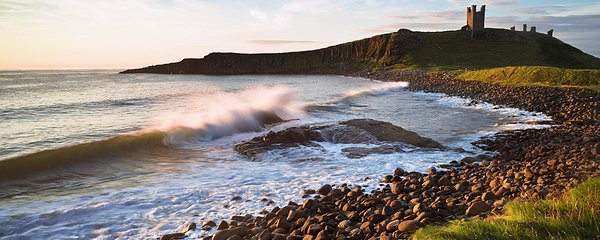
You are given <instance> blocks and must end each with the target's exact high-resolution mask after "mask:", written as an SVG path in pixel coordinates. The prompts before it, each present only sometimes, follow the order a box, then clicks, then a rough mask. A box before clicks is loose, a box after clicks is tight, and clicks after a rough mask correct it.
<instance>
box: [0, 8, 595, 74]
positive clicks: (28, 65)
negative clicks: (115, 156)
mask: <svg viewBox="0 0 600 240" xmlns="http://www.w3.org/2000/svg"><path fill="white" fill-rule="evenodd" d="M471 4H479V5H481V4H486V5H487V7H486V8H487V9H486V27H493V28H510V27H511V26H517V29H521V28H522V27H521V26H522V24H523V23H527V24H528V25H529V26H536V27H537V29H538V32H546V31H548V30H549V29H554V36H555V37H557V38H559V39H561V40H563V41H565V42H567V43H569V44H572V45H574V46H575V47H577V48H580V49H581V50H583V51H585V52H587V53H590V54H592V55H595V56H600V41H598V39H600V1H598V0H580V1H571V0H569V1H564V0H560V1H557V0H545V1H542V0H528V1H524V0H487V1H485V0H471V1H463V0H411V1H409V0H393V1H392V0H363V1H358V0H261V1H258V0H256V1H249V0H0V69H126V68H137V67H143V66H147V65H154V64H160V63H167V62H177V61H180V60H181V59H183V58H191V57H195V58H199V57H203V56H204V55H206V54H208V53H211V52H244V53H264V52H286V51H300V50H310V49H316V48H322V47H326V46H331V45H336V44H340V43H344V42H349V41H353V40H358V39H362V38H367V37H371V36H373V35H377V34H382V33H387V32H393V31H397V30H398V29H401V28H408V29H411V30H415V31H444V30H456V29H460V27H462V26H463V25H465V24H466V18H465V12H466V6H470V5H471Z"/></svg>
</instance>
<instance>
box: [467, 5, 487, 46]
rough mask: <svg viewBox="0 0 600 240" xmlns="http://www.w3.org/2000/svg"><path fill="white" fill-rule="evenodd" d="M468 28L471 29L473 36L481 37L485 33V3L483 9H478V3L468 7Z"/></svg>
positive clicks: (475, 37) (474, 37)
mask: <svg viewBox="0 0 600 240" xmlns="http://www.w3.org/2000/svg"><path fill="white" fill-rule="evenodd" d="M467 28H468V29H470V30H471V37H472V38H473V39H479V38H481V37H483V35H484V29H485V5H483V6H481V11H479V12H478V11H477V5H472V6H470V7H467Z"/></svg>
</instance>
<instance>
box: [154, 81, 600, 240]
mask: <svg viewBox="0 0 600 240" xmlns="http://www.w3.org/2000/svg"><path fill="white" fill-rule="evenodd" d="M356 76H362V77H366V78H370V79H377V80H382V81H408V82H410V85H409V87H408V88H409V89H410V90H413V91H426V92H439V93H445V94H448V95H451V96H460V97H468V98H471V99H473V100H474V101H485V102H489V103H492V104H496V105H504V106H509V107H514V108H521V109H526V110H528V111H534V112H543V113H545V114H547V115H549V116H551V117H552V118H553V124H555V125H556V126H555V127H552V128H549V129H528V130H519V131H507V132H501V133H498V134H496V136H495V137H494V138H493V139H483V140H480V141H478V142H477V144H479V145H481V146H482V148H484V149H485V150H490V151H495V152H496V153H497V155H495V156H493V157H491V156H485V155H484V156H478V157H475V158H472V157H470V158H465V159H463V160H462V161H460V162H451V163H449V164H446V165H441V166H439V167H438V168H437V169H436V168H431V169H429V170H428V171H427V173H418V172H406V171H404V170H402V169H396V170H395V171H394V172H393V173H390V175H389V176H385V177H384V178H383V179H382V188H380V189H376V190H373V191H371V192H365V191H364V190H363V189H362V188H361V187H359V186H354V187H352V186H347V185H341V186H332V185H325V186H323V187H321V188H320V189H318V190H316V191H315V190H307V191H306V192H305V194H306V195H307V196H308V195H309V196H310V197H308V198H306V200H305V201H304V202H303V203H293V202H290V203H289V204H288V205H286V206H284V207H281V208H280V207H274V208H273V209H271V211H268V212H267V211H263V212H261V213H259V214H257V215H256V216H252V215H246V216H233V217H232V218H231V221H223V222H221V223H220V224H218V226H217V224H216V223H214V222H206V223H203V225H202V229H204V230H210V229H212V228H214V227H216V228H217V229H218V230H217V232H216V233H215V234H214V235H213V236H208V237H206V238H204V239H213V240H225V239H230V240H233V239H298V240H300V239H305V240H310V239H406V238H409V237H410V236H411V234H412V232H413V231H414V230H416V229H418V228H420V227H422V226H424V225H427V224H435V223H443V222H446V221H448V220H452V219H460V218H465V217H485V216H488V215H490V214H498V213H501V212H502V211H503V205H504V204H505V203H506V202H507V201H509V200H517V201H518V200H520V199H535V198H552V197H556V196H559V195H560V194H561V193H562V192H563V191H564V190H565V189H566V188H569V187H571V186H573V185H575V184H577V183H579V182H580V181H582V180H585V179H587V178H589V177H592V176H597V175H598V169H599V167H598V165H599V163H600V92H598V91H594V90H589V89H580V88H552V87H514V86H504V85H498V84H488V83H481V82H472V81H461V80H455V79H454V75H453V74H451V73H443V72H440V73H423V72H417V71H387V72H377V73H361V74H356ZM195 225H196V224H193V227H192V226H191V225H190V226H186V228H185V229H186V231H191V230H193V229H195V228H196V226H195ZM186 231H184V232H181V233H175V234H169V235H165V236H162V237H161V239H179V238H183V237H185V232H186Z"/></svg>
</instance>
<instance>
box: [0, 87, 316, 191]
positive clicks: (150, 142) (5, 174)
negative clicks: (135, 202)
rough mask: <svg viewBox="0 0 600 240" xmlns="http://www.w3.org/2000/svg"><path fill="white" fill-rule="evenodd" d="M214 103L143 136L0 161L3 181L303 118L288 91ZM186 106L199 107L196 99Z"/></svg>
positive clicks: (248, 93)
mask: <svg viewBox="0 0 600 240" xmlns="http://www.w3.org/2000/svg"><path fill="white" fill-rule="evenodd" d="M192 98H193V97H192ZM212 98H213V100H214V102H215V103H216V104H215V105H213V106H211V107H210V108H208V110H204V111H201V110H192V109H193V108H190V110H188V111H186V112H179V113H176V112H170V111H168V110H166V111H163V112H161V113H159V114H158V116H157V117H156V118H155V119H154V120H152V121H151V122H152V123H149V124H148V125H147V126H144V127H143V128H142V129H141V130H138V131H134V132H130V133H126V134H122V135H119V136H114V137H110V138H107V139H104V140H99V141H91V142H84V143H80V144H75V145H70V146H65V147H60V148H56V149H49V150H43V151H40V152H36V153H32V154H27V155H24V156H19V157H15V158H10V159H6V160H1V161H0V179H18V178H22V177H26V176H29V175H33V174H34V173H38V172H48V171H51V170H53V169H57V168H60V167H63V166H69V165H74V164H80V163H85V162H90V161H94V160H96V159H100V158H102V157H106V156H109V155H118V154H121V153H131V152H148V151H161V150H166V149H177V148H179V147H182V146H184V145H186V144H188V143H190V142H198V141H210V140H214V139H218V138H221V137H225V136H230V135H234V134H238V133H244V132H256V131H262V130H264V129H265V128H267V127H268V126H270V125H272V124H276V123H280V122H284V121H287V120H289V119H293V118H296V117H299V116H300V115H301V114H303V113H304V110H303V109H304V105H303V103H302V102H301V101H300V100H299V98H298V96H297V94H296V92H294V91H292V90H291V89H289V88H286V87H283V86H274V87H255V88H250V89H246V90H242V91H240V92H235V93H226V92H221V93H219V94H218V95H215V96H212ZM186 102H189V103H194V101H193V99H188V100H187V101H186ZM103 160H105V159H103Z"/></svg>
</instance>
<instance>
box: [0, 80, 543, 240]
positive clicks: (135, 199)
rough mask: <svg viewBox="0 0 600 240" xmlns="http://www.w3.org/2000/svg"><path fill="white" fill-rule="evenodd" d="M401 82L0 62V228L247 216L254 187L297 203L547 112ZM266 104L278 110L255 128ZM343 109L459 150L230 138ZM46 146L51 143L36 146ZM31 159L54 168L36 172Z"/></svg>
mask: <svg viewBox="0 0 600 240" xmlns="http://www.w3.org/2000/svg"><path fill="white" fill-rule="evenodd" d="M404 86H406V84H405V83H380V82H374V81H369V80H366V79H361V78H348V77H341V76H260V75H252V76H203V75H151V74H135V75H119V74H115V73H114V72H110V71H33V72H31V71H29V72H28V71H25V72H0V93H1V94H0V119H1V120H2V121H1V126H0V137H2V139H3V140H2V141H3V142H2V144H1V145H0V159H2V160H0V161H13V162H16V161H17V160H18V161H21V162H20V163H21V164H14V165H12V167H13V168H11V169H0V172H2V171H4V172H7V174H8V173H11V174H12V173H15V174H17V173H23V176H20V175H19V177H12V178H5V179H2V176H0V179H2V180H0V181H2V182H0V222H2V223H3V224H2V226H0V237H2V238H6V239H30V238H37V239H42V238H52V239H77V238H83V239H94V238H95V239H139V238H149V239H150V238H155V237H157V236H159V235H160V234H163V233H170V232H173V231H175V230H176V229H178V228H180V227H181V226H183V225H184V224H185V223H188V222H192V221H194V222H197V223H201V222H203V221H207V220H214V221H218V220H220V219H223V218H228V217H230V216H232V215H236V214H245V213H256V212H258V211H260V210H261V209H263V208H265V207H267V206H266V203H265V202H263V201H261V199H263V198H267V199H269V200H273V201H274V202H275V205H280V206H281V205H284V204H286V203H287V202H288V201H301V198H300V196H301V193H302V190H304V189H308V188H312V189H315V188H318V187H319V186H320V185H322V184H324V183H332V184H342V183H352V184H361V185H365V186H367V187H370V188H372V187H376V186H377V180H378V179H380V178H381V177H382V176H384V175H387V174H389V173H391V172H392V171H393V169H394V168H396V167H401V168H404V169H405V170H408V171H424V170H426V169H427V168H428V167H430V166H435V165H438V164H441V163H447V162H449V161H452V160H460V159H461V158H463V157H466V156H471V155H476V154H480V153H481V151H480V150H478V149H476V148H474V147H473V146H472V145H471V144H470V143H471V142H472V141H475V140H477V139H478V138H480V137H481V136H484V135H487V134H492V133H494V132H496V131H499V130H503V129H507V128H527V127H538V126H534V125H527V124H523V123H524V122H527V121H530V120H543V119H547V117H546V116H544V115H541V114H533V113H528V112H524V111H519V110H517V109H509V108H497V107H495V106H492V105H489V104H476V105H472V106H467V105H468V103H469V102H470V101H469V100H465V99H460V98H453V97H447V96H445V95H443V94H430V93H415V92H409V91H405V90H404V89H403V87H404ZM264 113H275V114H277V115H278V116H280V117H282V118H284V119H286V120H290V121H287V122H284V123H281V124H275V125H267V126H264V125H263V124H262V122H261V121H263V116H264ZM354 118H373V119H377V120H382V121H387V122H391V123H393V124H395V125H398V126H401V127H403V128H405V129H408V130H412V131H415V132H417V133H419V134H421V135H423V136H426V137H431V138H433V139H435V140H437V141H440V142H441V143H443V144H444V145H446V146H450V147H453V148H458V147H460V148H463V149H466V150H468V151H469V152H462V153H461V152H456V151H431V150H423V149H418V148H413V149H405V150H406V151H407V152H404V153H395V154H387V155H369V156H367V157H364V158H360V159H350V158H347V157H346V156H344V155H343V154H342V152H341V149H342V148H345V147H348V146H365V145H359V144H358V145H357V144H354V145H349V144H331V143H322V144H321V146H322V148H310V147H298V148H292V149H286V150H277V151H272V152H268V153H266V154H263V155H260V156H259V157H258V158H256V159H253V160H250V159H246V158H245V157H243V156H241V155H239V154H237V153H235V152H234V151H233V149H232V146H233V145H234V144H236V143H238V142H240V141H243V140H247V139H250V138H252V137H255V136H258V135H260V134H262V133H265V132H267V131H270V130H281V129H284V128H286V127H290V126H298V125H304V124H326V123H334V122H338V121H342V120H348V119H354ZM152 134H154V135H152ZM106 139H109V140H106ZM115 139H116V140H115ZM123 139H133V140H130V141H129V140H123ZM156 139H158V141H156ZM102 140H106V141H105V142H104V143H103V142H99V141H102ZM67 146H76V147H75V148H66V147H67ZM49 149H57V150H56V151H53V152H51V153H52V154H48V152H43V153H42V154H40V153H38V154H34V153H36V152H40V151H44V150H49ZM117 150H119V151H117ZM15 159H16V160H15ZM39 162H52V163H54V164H53V165H54V166H53V168H52V169H47V170H45V171H41V172H40V171H34V170H35V168H36V167H33V166H37V165H36V164H39ZM0 167H5V168H7V167H6V165H2V164H0ZM42 169H43V168H42ZM25 173H27V174H25ZM234 196H240V197H241V198H242V200H241V201H232V200H231V198H232V197H234ZM203 234H205V233H204V232H202V231H196V232H193V233H192V237H197V236H202V235H203Z"/></svg>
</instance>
